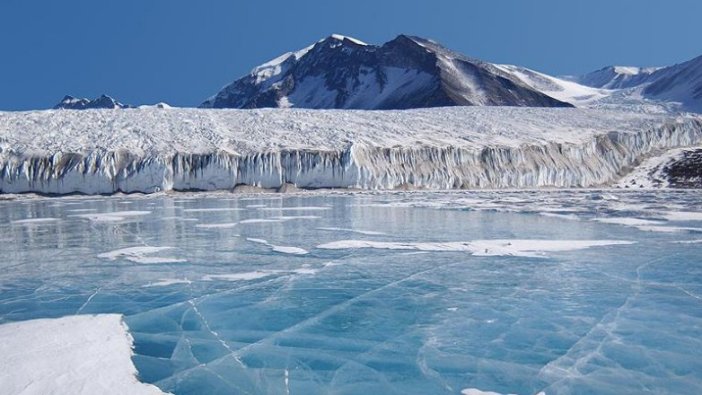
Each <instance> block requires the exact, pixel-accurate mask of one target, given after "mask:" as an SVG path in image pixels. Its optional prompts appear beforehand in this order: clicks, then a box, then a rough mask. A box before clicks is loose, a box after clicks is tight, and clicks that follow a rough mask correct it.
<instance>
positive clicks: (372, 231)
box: [317, 227, 385, 236]
mask: <svg viewBox="0 0 702 395" xmlns="http://www.w3.org/2000/svg"><path fill="white" fill-rule="evenodd" d="M317 229H319V230H328V231H330V232H350V233H358V234H361V235H368V236H378V235H384V234H385V233H383V232H377V231H374V230H362V229H348V228H335V227H326V228H317Z"/></svg>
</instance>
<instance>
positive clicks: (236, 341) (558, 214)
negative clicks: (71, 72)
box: [0, 191, 702, 394]
mask: <svg viewBox="0 0 702 395" xmlns="http://www.w3.org/2000/svg"><path fill="white" fill-rule="evenodd" d="M700 213H702V192H700V191H687V192H685V191H650V192H646V191H635V192H634V191H627V192H625V191H521V192H509V191H501V192H490V191H483V192H446V193H438V192H436V193H424V192H402V193H399V192H398V193H361V194H343V193H338V194H334V193H325V194H301V195H291V196H285V195H243V196H237V195H231V194H226V193H214V194H198V193H193V194H187V193H183V194H169V195H160V196H158V195H153V196H140V195H130V196H112V197H102V198H95V197H64V198H53V199H44V198H38V199H30V198H27V197H22V196H20V197H18V199H17V200H13V201H0V246H1V252H2V259H0V269H1V271H0V324H5V323H10V322H17V321H24V320H30V319H35V318H53V317H62V316H70V315H74V314H97V313H118V314H122V315H124V320H125V322H126V324H127V325H128V327H129V329H130V332H131V334H132V336H133V337H134V344H135V350H134V351H135V355H134V357H133V358H132V359H133V362H134V364H135V366H136V368H137V370H138V372H139V378H140V380H141V381H144V382H147V383H153V384H155V385H157V386H158V387H159V388H161V389H162V390H164V391H167V392H173V393H175V394H200V393H213V394H216V393H223V394H224V393H226V394H229V393H268V394H326V393H338V394H376V393H382V394H460V393H481V391H484V392H485V393H489V392H494V393H503V394H507V393H514V394H536V393H539V392H542V391H543V392H544V393H545V394H565V393H567V394H624V393H670V394H693V393H702V358H700V357H699V350H700V349H702V258H701V257H702V254H700V252H701V251H702V250H701V249H702V243H700V239H701V238H702V215H701V214H700ZM529 240H533V242H529ZM625 242H626V243H625ZM329 246H332V247H334V248H329ZM3 333H4V332H3ZM11 340H12V339H0V341H11ZM1 380H2V378H1V377H0V381H1Z"/></svg>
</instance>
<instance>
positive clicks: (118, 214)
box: [73, 211, 151, 222]
mask: <svg viewBox="0 0 702 395" xmlns="http://www.w3.org/2000/svg"><path fill="white" fill-rule="evenodd" d="M148 214H151V212H150V211H114V212H110V213H95V214H75V215H73V216H74V217H78V218H84V219H87V220H90V221H92V222H118V221H124V220H125V219H127V218H129V217H139V216H142V215H148Z"/></svg>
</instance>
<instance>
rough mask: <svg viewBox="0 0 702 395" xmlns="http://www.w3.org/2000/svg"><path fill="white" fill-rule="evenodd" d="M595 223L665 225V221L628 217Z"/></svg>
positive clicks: (604, 219) (599, 219) (602, 219)
mask: <svg viewBox="0 0 702 395" xmlns="http://www.w3.org/2000/svg"><path fill="white" fill-rule="evenodd" d="M595 221H598V222H603V223H606V224H617V225H625V226H645V225H661V224H664V223H665V222H664V221H655V220H650V219H642V218H627V217H613V218H595Z"/></svg>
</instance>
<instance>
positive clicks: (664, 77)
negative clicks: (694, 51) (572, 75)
mask: <svg viewBox="0 0 702 395" xmlns="http://www.w3.org/2000/svg"><path fill="white" fill-rule="evenodd" d="M575 80H576V81H577V82H578V83H580V84H582V85H587V86H590V87H595V88H605V89H637V88H638V91H640V95H641V96H642V97H643V98H645V99H649V100H653V101H657V102H664V103H673V104H677V105H678V106H679V109H681V110H686V111H693V112H702V56H699V57H696V58H694V59H692V60H689V61H687V62H684V63H680V64H676V65H673V66H668V67H658V68H640V67H622V66H609V67H605V68H603V69H600V70H597V71H595V72H592V73H589V74H585V75H583V76H580V77H577V78H576V79H575Z"/></svg>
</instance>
